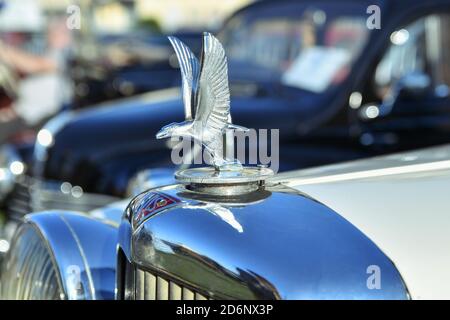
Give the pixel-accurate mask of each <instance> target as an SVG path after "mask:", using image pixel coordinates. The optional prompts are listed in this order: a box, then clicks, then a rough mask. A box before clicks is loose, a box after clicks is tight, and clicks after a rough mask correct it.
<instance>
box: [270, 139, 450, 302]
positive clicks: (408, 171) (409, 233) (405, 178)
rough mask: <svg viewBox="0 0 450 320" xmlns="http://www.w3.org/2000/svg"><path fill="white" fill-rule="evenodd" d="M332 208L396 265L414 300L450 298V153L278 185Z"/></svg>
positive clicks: (293, 176)
mask: <svg viewBox="0 0 450 320" xmlns="http://www.w3.org/2000/svg"><path fill="white" fill-rule="evenodd" d="M275 181H281V182H284V183H286V184H287V185H289V186H292V187H294V188H296V189H297V190H300V191H301V192H305V193H307V194H308V195H310V196H312V197H314V198H315V199H317V200H318V201H321V202H322V203H324V204H325V205H327V206H329V207H330V208H332V209H333V210H335V211H336V212H338V213H339V214H340V215H341V216H342V217H344V218H345V219H347V220H348V221H349V222H351V223H352V224H353V225H355V226H356V227H357V228H358V229H360V230H361V231H362V232H363V233H364V234H365V235H367V236H368V237H369V238H370V239H371V240H372V241H374V242H375V243H376V244H377V246H378V247H379V248H380V249H381V250H383V251H384V253H385V254H386V255H387V256H388V257H389V258H390V259H391V260H392V261H393V262H394V264H395V265H396V267H397V268H398V270H399V272H400V273H401V275H402V277H403V279H404V280H405V283H406V285H407V287H408V289H409V292H410V294H411V297H412V298H414V299H449V298H450V290H449V287H450V275H449V273H448V270H449V269H450V255H449V254H448V250H449V243H450V233H449V232H448V230H450V215H449V212H450V203H449V201H448V190H449V187H450V146H449V145H447V146H442V147H435V148H428V149H424V150H420V151H414V152H408V153H401V154H395V155H391V156H385V157H377V158H373V159H370V160H362V161H355V162H349V163H345V164H339V165H331V166H325V167H320V168H316V169H307V170H298V171H292V172H288V173H284V174H280V175H278V176H277V177H276V179H275Z"/></svg>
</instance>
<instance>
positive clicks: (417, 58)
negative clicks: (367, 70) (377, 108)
mask: <svg viewBox="0 0 450 320" xmlns="http://www.w3.org/2000/svg"><path fill="white" fill-rule="evenodd" d="M449 27H450V14H448V13H445V14H433V15H429V16H425V17H422V18H420V19H418V20H416V21H414V22H412V23H410V24H408V25H407V26H405V27H404V28H401V29H399V30H397V31H395V32H393V33H392V34H391V36H390V42H391V43H390V46H389V48H388V50H387V51H386V53H385V55H384V57H383V58H382V59H381V61H380V63H379V64H378V66H377V68H376V71H375V78H374V83H375V89H376V90H375V92H376V94H377V96H378V98H380V99H383V98H384V97H385V96H386V95H387V94H389V93H390V92H391V91H392V89H393V87H394V85H395V83H396V82H397V81H398V80H399V79H401V78H402V77H404V76H406V75H407V74H409V73H425V74H427V75H428V76H429V77H430V79H431V81H432V85H433V87H434V91H435V93H436V95H438V96H444V97H445V96H447V95H448V94H449V85H450V35H449V33H448V30H449Z"/></svg>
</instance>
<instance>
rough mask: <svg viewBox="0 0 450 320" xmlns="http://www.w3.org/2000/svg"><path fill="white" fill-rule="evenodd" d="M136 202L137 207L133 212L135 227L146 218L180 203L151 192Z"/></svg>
mask: <svg viewBox="0 0 450 320" xmlns="http://www.w3.org/2000/svg"><path fill="white" fill-rule="evenodd" d="M136 200H137V201H136V203H137V206H136V207H135V208H134V210H133V211H134V212H135V213H136V214H135V216H134V219H133V220H134V226H135V227H137V226H138V225H139V224H141V223H142V222H143V221H144V220H145V219H147V218H148V217H150V216H153V215H155V214H157V213H158V212H161V211H163V210H167V209H169V208H171V207H174V206H176V205H178V204H179V203H181V201H180V200H179V199H177V198H175V197H172V196H169V195H167V194H165V193H160V192H153V193H152V194H151V195H150V196H149V195H148V194H145V195H143V197H142V198H141V199H136Z"/></svg>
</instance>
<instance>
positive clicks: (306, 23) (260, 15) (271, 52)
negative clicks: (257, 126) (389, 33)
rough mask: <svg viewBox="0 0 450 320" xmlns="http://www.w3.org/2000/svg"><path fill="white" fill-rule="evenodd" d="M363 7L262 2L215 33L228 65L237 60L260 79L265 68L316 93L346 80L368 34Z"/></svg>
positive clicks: (286, 83)
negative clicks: (218, 33) (223, 49)
mask: <svg viewBox="0 0 450 320" xmlns="http://www.w3.org/2000/svg"><path fill="white" fill-rule="evenodd" d="M367 7H368V4H367V5H365V4H364V3H355V2H350V3H347V4H346V3H339V4H333V3H329V2H325V3H320V2H318V4H313V5H311V6H308V5H305V3H302V4H298V3H284V4H283V3H281V4H277V5H273V6H272V5H265V6H261V7H259V8H258V7H257V8H254V10H251V11H250V10H248V12H246V11H243V12H242V13H241V14H238V15H236V16H235V17H233V18H232V19H230V21H229V22H228V23H227V25H226V27H225V28H224V29H223V31H222V33H221V34H220V37H221V40H222V41H223V43H224V46H225V50H226V52H227V56H228V59H229V61H230V65H233V64H234V65H240V66H241V67H240V69H241V70H242V69H244V70H245V72H246V73H247V74H249V77H252V76H253V78H255V79H259V80H261V74H265V75H267V77H268V78H270V79H274V78H275V79H276V80H277V81H280V82H281V83H283V84H284V85H288V86H292V87H297V88H301V89H304V90H308V91H311V92H316V93H321V92H323V91H325V90H327V89H328V88H329V87H331V86H333V85H337V84H339V83H340V82H342V81H343V80H345V78H346V77H347V75H348V73H349V71H350V68H351V66H352V63H353V62H354V61H355V59H356V58H357V57H358V56H359V55H360V54H361V52H362V49H363V48H364V46H365V44H366V42H367V39H368V35H369V29H368V28H367V26H366V20H367V18H368V17H369V15H368V14H367V13H366V10H367ZM258 10H259V11H258ZM232 71H233V70H232ZM252 74H253V75H252Z"/></svg>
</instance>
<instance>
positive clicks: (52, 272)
mask: <svg viewBox="0 0 450 320" xmlns="http://www.w3.org/2000/svg"><path fill="white" fill-rule="evenodd" d="M12 243H13V244H12V246H11V249H10V250H9V252H8V254H7V255H6V257H5V260H4V261H3V270H2V273H1V275H2V276H1V280H0V284H1V287H0V296H1V299H8V300H11V299H14V300H59V299H64V297H65V296H64V294H63V290H62V289H61V288H62V285H61V281H60V279H59V275H58V272H57V269H56V267H55V265H54V263H53V259H52V257H51V254H50V252H49V249H48V248H47V246H46V245H45V243H44V240H43V239H42V237H41V236H40V235H39V234H38V231H37V230H36V229H35V228H34V227H33V226H32V225H30V224H23V225H22V226H21V227H20V229H19V230H18V231H17V233H16V235H15V237H14V240H13V241H12Z"/></svg>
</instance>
